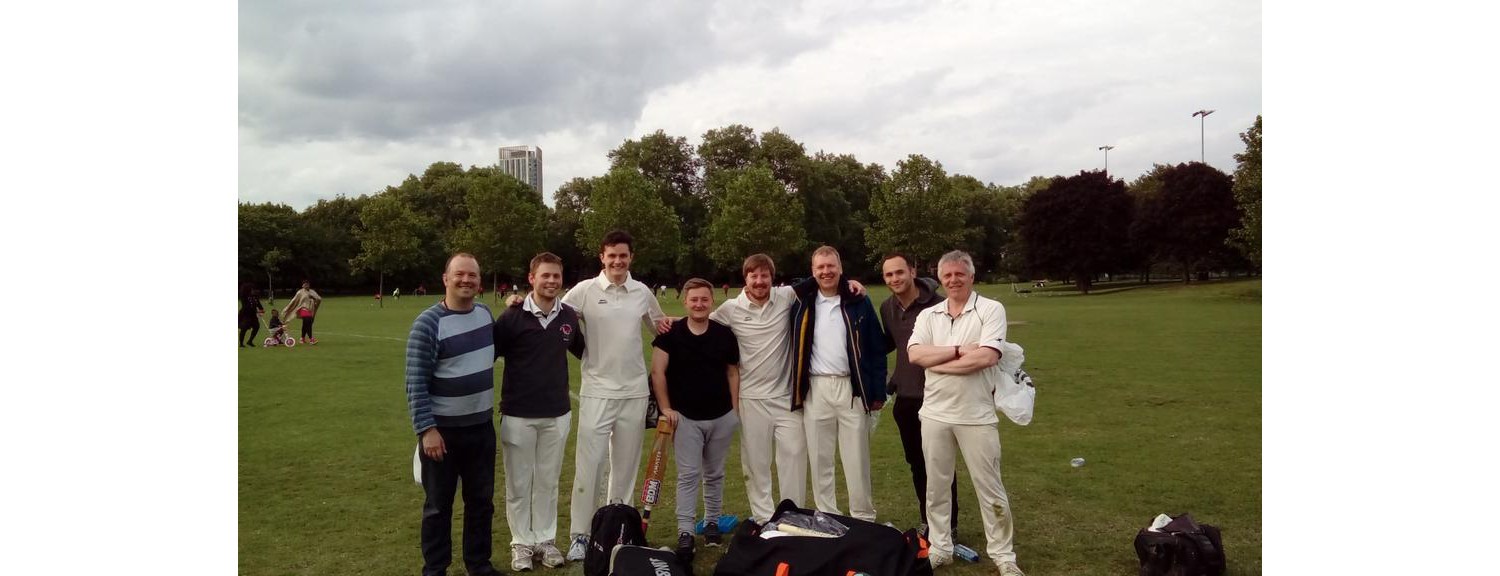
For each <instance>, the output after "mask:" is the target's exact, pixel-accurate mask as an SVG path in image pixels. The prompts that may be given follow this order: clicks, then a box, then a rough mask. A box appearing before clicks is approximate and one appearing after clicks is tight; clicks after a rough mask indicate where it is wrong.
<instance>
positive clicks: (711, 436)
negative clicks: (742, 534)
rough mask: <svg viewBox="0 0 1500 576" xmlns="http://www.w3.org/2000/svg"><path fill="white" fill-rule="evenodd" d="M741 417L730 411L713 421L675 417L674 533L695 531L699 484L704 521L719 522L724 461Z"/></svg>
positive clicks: (722, 498) (722, 505)
mask: <svg viewBox="0 0 1500 576" xmlns="http://www.w3.org/2000/svg"><path fill="white" fill-rule="evenodd" d="M739 426H740V418H739V416H737V415H735V413H734V411H733V410H731V411H729V413H727V414H725V415H723V416H720V417H718V418H715V419H713V420H690V419H688V418H686V417H684V416H681V415H679V416H678V417H677V431H676V432H674V433H673V436H672V451H673V452H675V453H676V460H677V530H678V531H679V532H688V533H692V532H694V528H695V527H694V520H695V519H696V517H697V515H698V484H699V483H702V484H703V518H704V519H705V520H706V521H708V522H718V521H719V513H720V512H722V511H723V510H724V461H725V460H726V459H728V458H729V441H730V440H733V439H734V430H735V429H736V428H739Z"/></svg>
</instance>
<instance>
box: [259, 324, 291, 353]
mask: <svg viewBox="0 0 1500 576" xmlns="http://www.w3.org/2000/svg"><path fill="white" fill-rule="evenodd" d="M271 324H272V325H271V335H270V336H267V337H266V342H265V345H266V348H270V347H272V346H275V345H277V344H281V345H283V346H286V347H287V348H291V347H293V346H296V345H297V339H296V338H293V337H291V336H288V335H287V333H286V324H282V323H280V322H275V321H273V322H272V323H271Z"/></svg>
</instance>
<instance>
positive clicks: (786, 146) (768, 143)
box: [760, 128, 808, 194]
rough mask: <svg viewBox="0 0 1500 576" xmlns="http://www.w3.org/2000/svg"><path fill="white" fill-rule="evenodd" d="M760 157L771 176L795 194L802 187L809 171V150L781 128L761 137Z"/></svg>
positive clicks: (773, 129)
mask: <svg viewBox="0 0 1500 576" xmlns="http://www.w3.org/2000/svg"><path fill="white" fill-rule="evenodd" d="M760 155H761V159H762V161H763V162H764V163H765V165H766V166H767V167H768V168H769V169H770V170H771V175H772V176H774V177H775V178H776V180H778V181H780V182H781V184H782V185H783V186H785V187H786V189H787V190H790V191H791V192H792V193H793V194H796V193H797V191H798V190H799V189H800V188H801V187H802V183H803V181H804V180H805V179H806V173H807V170H808V158H807V148H806V147H804V146H802V143H801V142H798V141H796V140H793V139H792V137H791V136H787V135H786V133H784V132H782V131H781V129H780V128H772V129H771V131H770V132H766V133H764V134H761V135H760Z"/></svg>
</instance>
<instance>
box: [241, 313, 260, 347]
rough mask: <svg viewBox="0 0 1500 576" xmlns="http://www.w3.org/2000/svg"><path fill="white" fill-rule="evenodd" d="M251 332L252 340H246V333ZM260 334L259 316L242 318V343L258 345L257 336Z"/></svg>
mask: <svg viewBox="0 0 1500 576" xmlns="http://www.w3.org/2000/svg"><path fill="white" fill-rule="evenodd" d="M246 332H249V333H250V340H248V341H247V340H245V333H246ZM258 334H260V320H259V319H257V318H249V319H246V318H240V343H241V345H248V346H252V347H254V346H256V343H255V336H256V335H258Z"/></svg>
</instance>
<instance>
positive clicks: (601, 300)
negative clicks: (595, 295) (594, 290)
mask: <svg viewBox="0 0 1500 576" xmlns="http://www.w3.org/2000/svg"><path fill="white" fill-rule="evenodd" d="M599 303H600V304H609V300H605V299H603V298H600V299H599Z"/></svg>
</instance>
